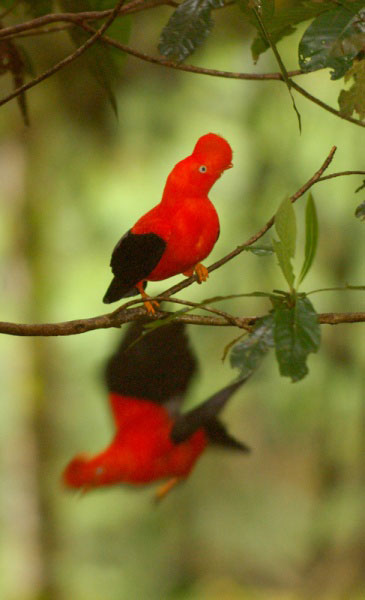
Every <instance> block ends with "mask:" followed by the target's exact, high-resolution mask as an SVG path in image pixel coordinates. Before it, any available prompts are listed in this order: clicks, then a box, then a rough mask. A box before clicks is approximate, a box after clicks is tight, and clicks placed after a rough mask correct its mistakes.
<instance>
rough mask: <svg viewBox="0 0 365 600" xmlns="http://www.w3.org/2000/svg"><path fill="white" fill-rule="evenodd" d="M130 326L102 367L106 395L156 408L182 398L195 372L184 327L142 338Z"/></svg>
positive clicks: (167, 328)
mask: <svg viewBox="0 0 365 600" xmlns="http://www.w3.org/2000/svg"><path fill="white" fill-rule="evenodd" d="M142 326H143V322H138V323H134V324H133V325H132V326H131V327H129V329H128V331H127V333H126V335H124V336H123V338H122V341H121V343H120V344H119V346H118V348H117V350H116V352H115V353H114V354H113V356H112V357H111V358H110V360H109V361H108V363H107V365H106V371H105V376H106V384H107V386H108V389H109V391H111V392H116V393H119V394H123V395H127V396H135V397H137V398H145V399H148V400H153V401H154V402H158V403H159V404H164V403H167V402H168V401H169V400H171V399H180V400H182V397H183V395H184V393H185V391H186V389H187V387H188V385H189V383H190V381H191V379H192V377H193V375H194V373H195V372H196V370H197V363H196V359H195V357H194V355H193V353H192V351H191V349H190V346H189V342H188V339H187V336H186V334H185V330H184V325H183V324H182V323H171V324H169V325H166V326H163V327H159V328H158V329H156V330H154V331H152V332H151V333H147V334H145V335H144V336H143V337H142V338H141V339H140V340H139V341H138V342H136V343H135V344H134V345H133V346H132V347H130V345H131V344H132V343H133V342H134V341H136V340H137V339H138V338H139V337H140V336H141V335H142Z"/></svg>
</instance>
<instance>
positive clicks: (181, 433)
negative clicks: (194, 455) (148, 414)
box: [171, 377, 248, 444]
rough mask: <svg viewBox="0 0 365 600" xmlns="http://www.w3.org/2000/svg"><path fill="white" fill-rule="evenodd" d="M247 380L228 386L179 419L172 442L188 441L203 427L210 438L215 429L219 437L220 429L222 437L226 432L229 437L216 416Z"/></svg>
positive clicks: (173, 431) (173, 432) (173, 430)
mask: <svg viewBox="0 0 365 600" xmlns="http://www.w3.org/2000/svg"><path fill="white" fill-rule="evenodd" d="M247 379H248V377H246V378H244V379H241V380H239V381H235V382H234V383H231V384H230V385H227V386H226V387H224V388H222V389H221V390H219V391H218V392H216V393H215V394H213V396H211V397H210V398H208V400H206V401H205V402H203V403H202V404H200V405H199V406H198V407H197V408H194V409H193V410H191V411H189V412H187V413H185V414H182V415H181V416H180V417H178V418H177V419H176V422H175V425H174V427H173V428H172V431H171V439H172V441H173V442H175V444H179V443H181V442H183V441H185V440H187V439H188V438H189V437H190V436H191V435H193V433H194V432H195V431H197V429H200V428H201V427H204V428H205V429H206V431H207V433H208V436H209V428H210V430H211V431H212V432H213V430H214V428H215V431H216V434H217V436H218V429H219V431H220V434H221V435H223V432H224V433H225V435H226V436H228V434H227V432H225V430H224V427H223V425H221V424H220V423H219V421H217V419H216V416H217V415H218V414H219V412H220V411H221V410H222V409H223V407H224V406H225V404H226V403H227V401H228V400H229V399H230V397H231V396H232V394H234V392H235V391H236V390H237V389H238V388H239V387H241V385H243V384H244V383H245V381H246V380H247ZM222 430H223V431H222ZM218 437H219V436H218ZM228 437H229V436H228Z"/></svg>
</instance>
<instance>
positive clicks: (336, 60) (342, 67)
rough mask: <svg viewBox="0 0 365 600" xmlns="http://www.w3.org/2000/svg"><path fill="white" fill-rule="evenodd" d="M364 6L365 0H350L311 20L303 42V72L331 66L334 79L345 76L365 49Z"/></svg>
mask: <svg viewBox="0 0 365 600" xmlns="http://www.w3.org/2000/svg"><path fill="white" fill-rule="evenodd" d="M341 4H343V3H341ZM361 9H364V2H363V0H361V1H357V2H347V3H346V5H345V6H343V5H342V6H337V7H336V8H334V9H333V10H331V11H328V12H326V13H324V14H323V15H320V16H319V17H317V19H315V21H313V23H311V25H310V26H309V27H308V29H307V30H306V31H305V33H304V35H303V37H302V39H301V41H300V43H299V65H300V68H301V69H302V70H303V71H305V72H306V73H307V72H310V71H315V70H317V69H323V68H330V69H333V70H332V72H331V79H339V78H340V77H343V76H344V74H345V73H346V71H347V70H348V69H349V68H350V67H351V65H352V63H353V60H354V58H355V57H356V56H357V55H358V54H359V53H360V52H361V51H362V50H363V48H364V42H365V22H364V19H363V18H362V16H361V13H362V12H363V11H362V10H361Z"/></svg>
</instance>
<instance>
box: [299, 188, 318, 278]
mask: <svg viewBox="0 0 365 600" xmlns="http://www.w3.org/2000/svg"><path fill="white" fill-rule="evenodd" d="M317 244H318V218H317V211H316V206H315V204H314V200H313V196H312V194H309V196H308V200H307V206H306V211H305V254H304V262H303V266H302V270H301V272H300V275H299V279H298V284H299V283H301V282H302V281H303V279H304V277H305V276H306V275H307V273H308V271H309V269H310V268H311V266H312V263H313V260H314V257H315V255H316V251H317Z"/></svg>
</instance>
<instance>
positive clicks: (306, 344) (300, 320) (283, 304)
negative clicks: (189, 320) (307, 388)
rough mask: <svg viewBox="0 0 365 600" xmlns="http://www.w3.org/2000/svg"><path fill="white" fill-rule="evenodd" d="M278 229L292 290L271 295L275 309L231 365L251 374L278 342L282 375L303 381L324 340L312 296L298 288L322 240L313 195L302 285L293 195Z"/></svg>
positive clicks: (277, 245)
mask: <svg viewBox="0 0 365 600" xmlns="http://www.w3.org/2000/svg"><path fill="white" fill-rule="evenodd" d="M275 229H276V232H277V235H278V237H279V239H278V240H276V239H273V248H274V251H275V254H276V258H277V260H278V264H279V267H280V269H281V271H282V274H283V275H284V277H285V279H286V281H287V283H288V286H289V292H284V291H280V290H278V291H276V292H275V291H274V292H273V293H272V294H268V295H267V296H268V298H269V299H270V301H271V304H272V309H271V311H270V312H269V314H268V315H266V316H264V317H262V318H260V319H259V320H258V321H257V322H256V323H255V326H254V328H253V331H252V333H251V334H250V335H249V336H248V337H247V338H245V339H244V340H242V341H240V342H238V344H236V345H235V346H234V347H233V349H232V352H231V364H232V366H233V367H236V368H238V369H239V370H240V377H243V376H246V375H247V373H251V372H253V371H254V370H256V369H257V368H258V366H259V365H260V364H261V362H262V360H263V358H264V357H265V356H266V354H267V353H268V351H269V349H270V348H272V347H275V353H276V358H277V362H278V365H279V370H280V374H281V375H283V376H285V377H290V378H291V380H292V381H299V380H300V379H302V378H303V377H304V376H305V375H306V374H307V373H308V367H307V358H308V355H309V354H310V353H312V352H317V350H318V349H319V346H320V339H321V335H320V327H319V323H318V318H317V314H316V311H315V309H314V307H313V305H312V303H311V302H310V300H309V298H308V297H307V296H306V295H305V294H303V293H299V292H298V286H299V284H300V283H302V281H303V280H304V278H305V277H306V275H307V274H308V272H309V270H310V268H311V266H312V264H313V260H314V257H315V254H316V249H317V243H318V219H317V212H316V207H315V203H314V200H313V197H312V195H311V194H310V195H309V197H308V200H307V205H306V219H305V249H304V260H303V265H302V268H301V270H300V274H299V276H298V278H297V286H296V287H295V286H294V284H295V281H296V277H295V274H294V270H293V265H292V260H293V259H294V257H295V253H296V242H297V224H296V217H295V212H294V208H293V205H292V202H291V201H290V200H289V199H285V200H284V201H283V202H282V203H281V205H280V206H279V209H278V211H277V213H276V215H275Z"/></svg>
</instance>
